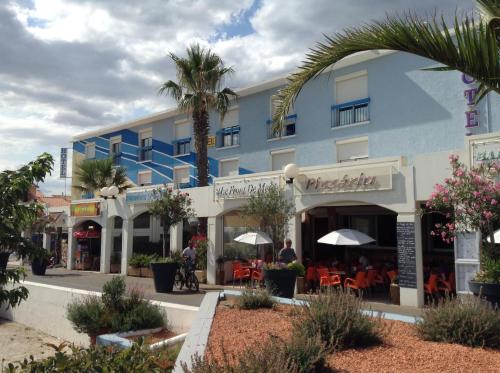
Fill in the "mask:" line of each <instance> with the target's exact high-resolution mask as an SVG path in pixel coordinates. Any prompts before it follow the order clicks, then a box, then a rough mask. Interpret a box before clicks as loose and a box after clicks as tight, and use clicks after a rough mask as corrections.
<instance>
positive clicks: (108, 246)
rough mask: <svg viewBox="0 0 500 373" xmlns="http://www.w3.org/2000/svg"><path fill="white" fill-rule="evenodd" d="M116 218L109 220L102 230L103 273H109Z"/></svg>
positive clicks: (101, 269) (101, 267)
mask: <svg viewBox="0 0 500 373" xmlns="http://www.w3.org/2000/svg"><path fill="white" fill-rule="evenodd" d="M113 229H114V218H108V219H107V220H106V223H105V225H103V227H102V229H101V266H100V272H101V273H109V270H110V265H111V251H112V250H113Z"/></svg>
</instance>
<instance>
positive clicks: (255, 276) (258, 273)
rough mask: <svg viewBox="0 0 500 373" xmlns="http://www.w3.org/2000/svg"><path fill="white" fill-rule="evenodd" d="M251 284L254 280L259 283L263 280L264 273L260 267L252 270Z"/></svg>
mask: <svg viewBox="0 0 500 373" xmlns="http://www.w3.org/2000/svg"><path fill="white" fill-rule="evenodd" d="M251 277H252V286H253V287H256V286H254V284H255V282H256V283H258V284H260V283H261V282H262V281H263V280H264V273H262V270H260V269H254V270H253V271H252V276H251Z"/></svg>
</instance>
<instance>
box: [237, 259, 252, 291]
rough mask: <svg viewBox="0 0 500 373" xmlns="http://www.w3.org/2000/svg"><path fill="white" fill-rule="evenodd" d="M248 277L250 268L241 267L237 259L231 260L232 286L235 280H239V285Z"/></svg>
mask: <svg viewBox="0 0 500 373" xmlns="http://www.w3.org/2000/svg"><path fill="white" fill-rule="evenodd" d="M249 278H250V269H249V268H243V267H242V266H241V263H240V262H238V261H235V262H233V286H234V281H235V280H240V286H241V284H242V281H243V280H244V279H249Z"/></svg>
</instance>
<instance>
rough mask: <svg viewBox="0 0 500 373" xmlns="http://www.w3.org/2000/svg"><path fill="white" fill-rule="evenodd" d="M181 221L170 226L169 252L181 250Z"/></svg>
mask: <svg viewBox="0 0 500 373" xmlns="http://www.w3.org/2000/svg"><path fill="white" fill-rule="evenodd" d="M182 249H183V247H182V222H181V223H179V224H177V225H174V226H173V227H170V252H171V253H173V252H175V251H178V250H181V251H182Z"/></svg>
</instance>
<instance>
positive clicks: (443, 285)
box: [438, 272, 455, 294]
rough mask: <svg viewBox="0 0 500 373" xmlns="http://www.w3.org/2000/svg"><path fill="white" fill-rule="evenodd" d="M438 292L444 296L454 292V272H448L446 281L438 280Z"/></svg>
mask: <svg viewBox="0 0 500 373" xmlns="http://www.w3.org/2000/svg"><path fill="white" fill-rule="evenodd" d="M438 290H439V291H440V292H443V293H445V294H452V293H454V292H455V272H450V274H449V275H448V280H441V279H438Z"/></svg>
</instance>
